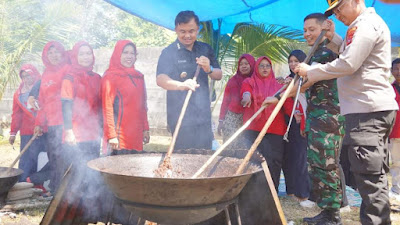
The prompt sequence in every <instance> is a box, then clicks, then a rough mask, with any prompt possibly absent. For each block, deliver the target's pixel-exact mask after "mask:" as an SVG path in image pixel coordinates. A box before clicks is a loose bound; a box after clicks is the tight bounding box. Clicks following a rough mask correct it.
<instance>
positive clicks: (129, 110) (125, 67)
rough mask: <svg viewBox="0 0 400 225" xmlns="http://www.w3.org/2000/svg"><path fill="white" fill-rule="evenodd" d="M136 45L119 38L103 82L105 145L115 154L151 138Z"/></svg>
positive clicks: (135, 148)
mask: <svg viewBox="0 0 400 225" xmlns="http://www.w3.org/2000/svg"><path fill="white" fill-rule="evenodd" d="M136 55H137V51H136V46H135V45H134V44H133V42H131V41H129V40H120V41H118V42H117V44H116V45H115V48H114V52H113V54H112V56H111V59H110V66H109V68H108V70H107V71H106V72H105V75H104V77H103V78H102V82H101V94H102V103H103V117H104V122H103V124H104V137H103V140H104V141H106V142H107V144H105V146H108V147H109V148H110V149H111V151H112V152H111V154H112V155H118V154H132V153H136V152H138V151H142V150H143V143H148V142H149V140H150V135H149V124H148V120H147V103H146V87H145V82H144V76H143V74H142V73H140V72H139V71H137V70H136V69H135V66H134V64H135V61H136Z"/></svg>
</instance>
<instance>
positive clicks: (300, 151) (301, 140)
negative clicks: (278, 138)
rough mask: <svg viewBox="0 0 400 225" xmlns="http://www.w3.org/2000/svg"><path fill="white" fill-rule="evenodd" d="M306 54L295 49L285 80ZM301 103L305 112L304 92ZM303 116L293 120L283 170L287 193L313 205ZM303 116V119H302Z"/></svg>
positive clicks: (287, 80)
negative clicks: (309, 198) (310, 199)
mask: <svg viewBox="0 0 400 225" xmlns="http://www.w3.org/2000/svg"><path fill="white" fill-rule="evenodd" d="M306 57H307V56H306V54H305V53H304V52H303V51H301V50H293V51H292V52H291V53H290V54H289V57H288V63H289V69H290V74H289V75H288V76H287V77H286V79H285V82H290V81H291V80H292V79H293V78H294V76H295V74H294V73H293V70H294V68H296V66H297V65H298V64H299V63H301V62H303V61H304V59H305V58H306ZM299 102H300V104H299V105H298V106H297V111H296V112H305V111H306V107H307V101H306V98H305V95H304V93H301V94H300V95H299ZM301 114H302V115H301V116H302V117H298V118H296V119H294V120H292V124H291V125H290V130H289V134H288V140H289V142H286V141H285V142H284V154H283V165H282V170H283V173H284V176H285V184H286V193H287V195H288V196H295V197H296V198H297V199H298V200H299V201H300V205H301V206H303V207H313V206H315V205H316V204H315V203H314V202H311V201H307V200H308V197H309V195H310V180H309V174H308V168H307V139H306V137H305V133H304V128H305V120H304V115H305V113H301ZM300 118H301V120H300ZM285 119H286V123H288V122H289V116H285Z"/></svg>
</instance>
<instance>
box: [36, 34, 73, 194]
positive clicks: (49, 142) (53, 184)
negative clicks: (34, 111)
mask: <svg viewBox="0 0 400 225" xmlns="http://www.w3.org/2000/svg"><path fill="white" fill-rule="evenodd" d="M42 60H43V64H44V66H45V70H44V72H43V75H42V80H41V83H40V89H39V96H38V102H39V104H38V106H39V110H38V115H37V117H36V120H35V133H36V134H38V135H42V134H43V131H45V132H46V131H47V134H46V147H47V155H48V158H49V162H48V163H49V167H50V184H49V187H50V189H51V192H52V193H53V194H54V193H55V191H56V190H57V188H58V186H59V184H60V182H61V179H62V176H63V175H64V171H65V169H64V167H65V165H64V159H63V158H62V134H63V118H62V116H63V115H62V107H61V101H60V99H61V82H62V78H63V72H62V71H63V70H65V69H67V68H68V67H67V66H66V64H67V62H68V56H67V53H66V51H65V49H64V47H63V46H62V45H61V44H60V43H59V42H57V41H50V42H48V43H47V44H46V45H45V46H44V48H43V53H42Z"/></svg>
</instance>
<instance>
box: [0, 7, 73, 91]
mask: <svg viewBox="0 0 400 225" xmlns="http://www.w3.org/2000/svg"><path fill="white" fill-rule="evenodd" d="M75 6H76V4H74V3H72V2H66V1H61V0H55V1H49V2H45V3H43V1H40V0H0V13H1V14H0V62H2V63H1V65H0V99H1V98H2V97H3V94H4V91H5V90H6V88H7V86H15V85H16V84H17V83H18V81H19V77H18V73H17V70H18V67H19V65H20V64H21V63H22V62H23V61H25V60H32V59H36V60H37V59H38V58H39V55H38V54H36V55H35V54H31V53H36V52H41V50H42V48H43V46H44V45H45V43H46V42H48V41H49V40H60V41H64V40H68V39H69V35H71V34H73V33H78V31H79V26H77V25H75V24H79V23H77V22H76V21H77V18H76V15H77V14H76V10H77V8H76V7H75Z"/></svg>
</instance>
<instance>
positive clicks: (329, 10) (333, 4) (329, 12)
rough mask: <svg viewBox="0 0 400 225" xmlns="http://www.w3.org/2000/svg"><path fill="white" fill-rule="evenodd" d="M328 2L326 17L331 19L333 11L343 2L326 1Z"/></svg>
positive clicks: (340, 0) (337, 0) (338, 0)
mask: <svg viewBox="0 0 400 225" xmlns="http://www.w3.org/2000/svg"><path fill="white" fill-rule="evenodd" d="M326 1H327V2H328V5H329V7H328V9H327V10H325V16H326V17H329V16H331V15H332V10H333V9H334V8H335V7H336V6H338V5H339V3H340V2H342V1H343V0H326Z"/></svg>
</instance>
